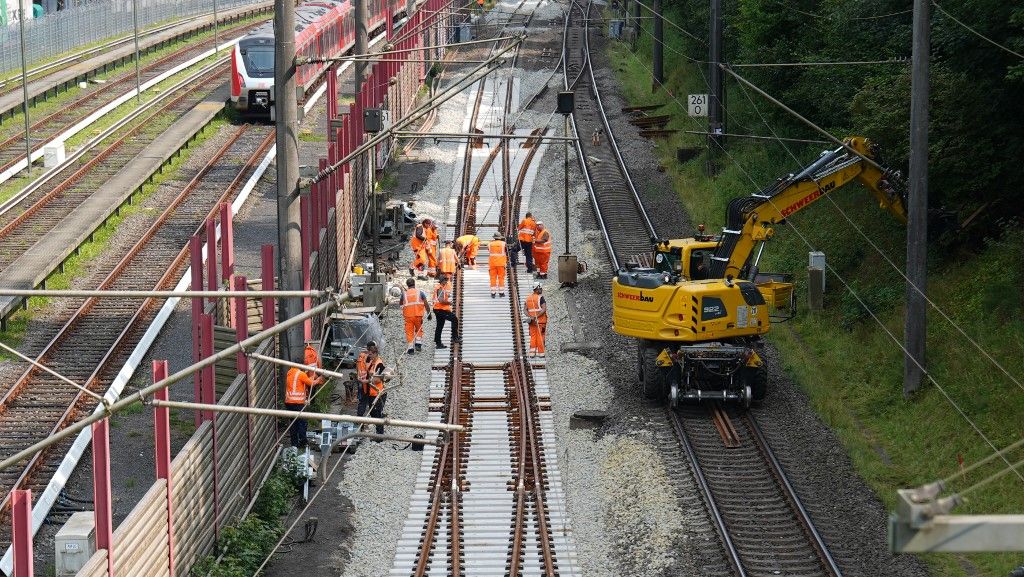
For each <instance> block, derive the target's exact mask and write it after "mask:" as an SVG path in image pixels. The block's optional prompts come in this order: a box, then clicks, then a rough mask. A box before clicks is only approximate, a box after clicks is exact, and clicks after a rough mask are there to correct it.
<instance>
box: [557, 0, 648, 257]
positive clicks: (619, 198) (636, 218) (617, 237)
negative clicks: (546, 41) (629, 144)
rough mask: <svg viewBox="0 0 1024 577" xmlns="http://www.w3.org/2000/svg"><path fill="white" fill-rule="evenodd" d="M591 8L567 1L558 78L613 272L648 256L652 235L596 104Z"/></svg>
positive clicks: (600, 107) (599, 105) (598, 97)
mask: <svg viewBox="0 0 1024 577" xmlns="http://www.w3.org/2000/svg"><path fill="white" fill-rule="evenodd" d="M590 7H591V4H590V3H588V4H587V5H586V6H583V5H581V4H579V3H577V2H575V0H573V1H572V2H570V5H569V13H568V17H567V19H566V23H565V32H564V34H563V45H562V51H563V52H562V57H563V59H564V62H565V66H564V68H563V78H564V85H565V89H566V90H573V91H575V93H576V109H575V112H574V113H573V114H572V116H571V122H572V125H573V132H574V133H575V134H576V136H577V137H579V140H577V141H576V151H577V153H578V155H579V158H580V165H581V167H582V172H583V177H584V179H585V180H586V181H587V185H588V189H589V190H590V194H591V204H592V205H593V207H594V212H595V214H596V215H597V221H598V225H599V226H600V228H601V229H602V231H603V232H604V237H605V239H606V242H605V245H606V246H605V248H606V249H607V250H608V254H609V255H610V258H611V261H612V268H613V270H618V269H619V268H621V267H623V266H625V265H626V264H627V263H631V262H642V261H643V260H644V258H645V256H646V255H648V254H650V253H651V246H652V244H653V243H652V239H655V238H657V232H656V231H655V229H654V225H653V224H652V223H651V219H650V218H649V217H648V216H647V211H646V210H645V209H644V206H643V202H642V201H641V200H640V195H639V194H638V193H637V190H636V186H635V185H634V184H633V180H632V178H630V176H629V169H628V168H627V167H626V166H625V162H624V161H623V159H622V155H621V154H620V153H619V148H618V144H617V143H616V141H615V134H614V132H613V131H612V130H611V126H610V124H609V123H608V117H607V116H606V114H605V111H604V107H603V104H602V102H601V92H600V87H599V86H598V85H597V80H596V79H595V78H594V69H593V67H592V66H591V63H590V56H589V54H590V39H589V30H590ZM598 129H600V130H601V131H603V136H602V137H601V141H600V144H598V145H596V146H595V145H593V143H592V141H591V138H590V137H591V135H592V134H593V133H594V131H595V130H598Z"/></svg>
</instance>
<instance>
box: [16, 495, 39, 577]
mask: <svg viewBox="0 0 1024 577" xmlns="http://www.w3.org/2000/svg"><path fill="white" fill-rule="evenodd" d="M11 513H12V515H13V516H12V518H11V537H12V539H11V549H13V550H14V574H13V575H12V576H11V577H32V573H33V571H34V570H35V567H34V562H33V559H32V491H31V490H30V489H17V490H14V491H11Z"/></svg>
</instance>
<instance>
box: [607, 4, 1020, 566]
mask: <svg viewBox="0 0 1024 577" xmlns="http://www.w3.org/2000/svg"><path fill="white" fill-rule="evenodd" d="M668 18H669V19H673V18H672V16H671V15H668ZM675 33H676V31H675V30H674V29H672V28H671V27H670V26H667V25H666V26H665V34H666V43H667V44H668V45H669V46H668V47H667V48H666V50H665V55H666V56H665V58H666V66H665V69H666V71H667V73H668V78H667V80H666V86H665V89H663V90H660V91H658V92H656V93H652V92H651V81H650V79H651V59H650V54H651V50H650V35H649V34H644V35H642V37H641V39H640V41H638V43H637V46H636V48H637V50H636V52H633V51H631V50H630V46H629V45H628V44H626V43H621V42H612V43H611V44H610V47H609V50H608V55H609V56H610V61H611V63H612V66H613V67H614V68H615V69H616V72H617V76H618V78H619V81H620V82H621V85H622V88H623V90H624V92H625V94H626V96H627V98H628V99H629V100H630V102H631V103H633V104H655V103H657V104H661V103H664V104H665V106H664V107H663V108H662V109H659V110H657V111H655V112H653V113H652V114H669V113H671V114H673V115H674V116H675V118H674V119H673V120H672V123H671V124H670V125H669V127H670V128H679V129H681V130H696V131H701V130H706V123H705V119H700V121H699V122H696V121H694V120H693V119H690V118H689V117H688V116H687V114H686V100H685V97H686V95H687V94H690V93H705V92H707V91H708V90H707V87H706V84H705V82H704V80H703V77H702V74H701V73H702V72H704V73H705V74H706V70H703V69H702V68H699V67H698V66H699V65H696V64H691V63H689V62H685V61H684V59H683V58H682V57H681V56H680V55H679V54H677V53H676V52H674V51H673V50H674V49H679V47H680V45H679V44H678V43H677V42H678V39H677V38H676V37H675ZM690 56H692V57H700V56H701V55H698V54H692V55H690ZM727 86H728V90H729V94H728V97H727V100H726V102H727V105H728V113H729V119H728V120H729V130H730V131H732V132H737V133H745V134H761V135H771V131H770V130H769V129H768V128H767V127H766V126H765V124H764V122H763V120H762V118H761V116H760V115H759V113H758V109H760V111H762V112H763V111H766V110H767V109H768V107H769V106H771V105H770V104H768V103H767V102H765V101H763V100H758V97H757V96H756V95H755V94H752V93H751V94H749V97H748V94H747V93H744V92H743V91H742V90H741V89H740V88H738V87H737V86H736V85H735V83H732V82H728V83H727ZM669 92H670V93H671V94H673V95H675V97H673V96H671V95H670V94H669ZM773 128H776V127H773ZM806 137H808V138H815V135H812V134H810V132H809V131H808V133H807V134H806ZM702 145H703V137H701V136H697V135H688V134H683V133H677V134H675V135H674V136H672V137H671V138H666V139H663V140H660V141H659V142H658V144H657V149H658V155H659V159H660V162H661V163H662V165H663V166H664V167H666V169H667V173H668V174H669V175H670V176H671V178H672V181H673V182H674V185H675V188H676V190H677V191H678V193H679V195H680V197H681V199H682V201H683V204H684V206H685V207H686V210H687V211H688V212H689V213H690V214H691V215H692V218H693V222H695V223H699V222H703V223H705V224H707V226H708V229H709V230H717V229H718V228H719V227H721V226H722V224H723V222H724V215H725V207H726V204H727V202H728V201H729V200H730V199H732V198H735V197H737V196H741V195H746V194H750V193H751V192H755V191H756V189H757V188H759V187H762V186H765V185H767V184H769V183H771V182H772V181H773V180H774V179H776V178H778V177H779V176H782V175H783V174H784V173H786V172H789V171H792V170H794V169H795V168H797V166H798V165H799V164H798V163H797V161H796V160H794V159H793V158H792V157H790V156H789V154H788V153H787V152H786V150H785V149H783V147H782V146H781V145H779V144H777V143H775V142H771V141H753V140H741V139H730V141H729V143H728V146H729V154H730V155H731V158H729V157H727V156H725V155H719V158H718V161H719V163H720V165H721V172H720V173H719V175H718V176H717V177H716V178H714V179H711V178H708V177H707V176H706V173H705V170H704V167H705V162H706V159H707V153H706V152H705V153H704V154H702V155H701V156H700V157H699V158H697V159H694V160H691V161H689V162H687V163H685V164H680V163H678V162H676V160H675V155H676V149H677V148H679V147H687V146H702ZM790 146H791V149H792V152H793V154H794V155H795V156H796V157H797V158H799V159H800V161H801V163H806V162H808V161H809V160H811V159H813V158H814V156H815V154H816V153H817V152H819V151H820V150H823V149H824V148H827V147H826V146H824V145H804V146H803V147H800V146H793V145H790ZM832 197H833V198H834V200H835V204H832V202H831V201H829V200H827V199H826V200H822V201H820V202H818V203H817V204H815V205H814V206H812V207H811V208H809V209H806V210H804V211H802V212H801V213H799V214H797V215H795V216H794V217H791V218H790V219H789V223H788V224H787V225H785V226H779V227H777V229H776V236H775V239H774V240H773V241H772V242H771V243H770V246H769V248H768V250H767V251H766V253H767V254H766V257H765V262H764V263H763V265H762V267H761V269H762V270H763V271H773V272H789V273H793V274H795V275H796V278H797V279H798V282H799V286H798V288H797V290H798V296H799V297H803V296H804V295H806V286H805V284H804V281H805V277H806V274H805V273H804V270H805V269H806V266H807V260H806V259H807V256H806V255H807V252H808V250H811V249H812V248H813V249H814V250H822V251H824V252H825V253H826V255H827V257H828V260H829V263H830V264H831V265H832V266H833V267H835V269H836V273H837V274H838V276H836V275H833V274H829V276H828V279H827V285H828V290H827V295H826V309H825V311H824V312H822V313H820V314H816V315H814V314H809V313H808V312H807V311H806V299H804V298H800V299H799V301H800V304H801V305H803V306H802V308H801V311H800V313H799V314H798V316H797V317H796V318H795V319H793V320H792V321H791V322H788V323H785V324H777V325H776V326H775V327H774V329H773V331H772V333H771V336H770V340H771V342H772V343H773V344H774V345H775V346H776V347H777V348H778V349H779V351H780V353H781V354H780V358H779V359H777V360H775V362H781V363H782V364H783V365H784V367H785V370H786V371H787V373H788V374H790V375H791V376H792V378H793V379H794V380H795V381H796V382H797V383H798V384H799V386H800V387H801V388H802V389H803V390H804V391H805V392H806V394H807V395H808V397H809V398H810V402H811V404H812V406H813V407H814V409H815V410H816V411H817V412H818V413H819V414H820V416H821V418H822V419H823V420H824V421H825V422H826V423H828V425H829V426H830V427H831V428H832V429H833V430H834V431H835V433H836V435H837V436H838V437H839V439H840V440H841V441H842V443H843V444H844V446H845V447H846V449H847V450H848V452H849V455H850V458H851V459H852V461H853V463H854V465H855V467H856V468H857V470H858V471H859V472H860V474H861V475H862V476H863V477H864V478H865V479H866V480H867V482H868V483H869V485H870V486H871V487H872V488H873V489H874V490H875V491H876V492H877V494H878V495H879V497H880V498H881V499H882V500H883V501H884V502H885V504H886V505H887V506H888V507H889V508H890V509H891V508H892V507H893V505H894V502H895V490H896V489H897V488H900V487H911V486H916V485H918V484H921V483H925V482H929V481H933V480H935V479H940V478H944V477H946V476H948V475H950V474H952V473H955V472H956V471H957V470H958V468H959V465H958V458H959V457H961V456H962V457H963V459H964V461H965V462H966V463H967V464H969V463H972V462H974V461H976V460H978V459H981V458H983V457H985V456H987V455H989V454H990V453H992V449H991V447H989V446H988V444H987V443H986V442H985V441H984V440H983V439H982V438H981V436H980V435H979V434H978V433H977V432H975V431H974V430H973V429H972V427H971V425H970V424H968V422H967V419H966V418H965V417H964V416H961V415H960V414H959V412H958V410H957V409H956V408H954V404H953V403H955V404H956V405H957V406H959V407H960V408H961V409H962V410H963V412H964V414H965V415H966V416H967V417H969V418H970V419H971V420H972V421H973V422H974V423H976V424H977V426H978V428H979V429H980V430H981V431H983V432H984V434H985V435H986V436H988V438H989V439H991V440H992V442H993V443H994V444H995V445H996V446H998V447H1003V446H1005V445H1007V444H1009V443H1011V442H1013V441H1014V440H1017V439H1019V438H1020V437H1021V435H1022V430H1024V426H1022V424H1021V423H1022V420H1021V418H1020V415H1021V414H1022V412H1024V390H1022V388H1021V387H1020V386H1019V385H1017V384H1015V383H1014V382H1013V381H1012V380H1011V379H1009V378H1008V377H1007V376H1006V375H1005V374H1003V373H1002V371H1001V370H1000V369H999V368H997V367H996V366H995V365H994V364H993V363H992V362H990V361H988V360H986V359H985V358H984V357H983V355H982V354H981V353H980V352H979V351H978V349H977V348H975V347H974V346H973V345H972V344H970V342H969V341H968V339H967V338H965V337H964V336H963V335H961V334H960V333H959V332H958V331H957V330H956V329H955V328H954V324H955V325H956V326H959V327H960V328H962V329H963V331H964V332H965V333H966V334H967V335H969V336H970V338H971V339H974V340H975V341H976V342H977V343H978V344H979V345H980V347H981V348H983V349H984V350H985V351H987V352H988V353H989V354H990V355H991V356H992V357H993V358H994V359H996V360H998V362H999V363H1001V364H1002V366H1003V367H1005V368H1006V370H1007V371H1008V372H1009V373H1010V374H1011V375H1014V377H1015V378H1016V377H1017V375H1021V374H1022V371H1021V369H1022V368H1024V355H1022V352H1024V322H1022V320H1021V310H1022V289H1021V286H1022V283H1021V282H1020V281H1021V279H1020V277H1021V276H1022V273H1021V272H1020V254H1021V252H1022V249H1024V234H1021V233H1020V232H1019V231H1016V230H1008V231H1004V234H1002V235H1001V238H1000V239H998V240H994V239H983V238H974V239H962V240H960V241H959V242H958V243H957V245H958V248H952V249H933V250H932V254H931V257H932V258H931V259H930V262H929V289H928V295H929V297H930V298H931V299H933V300H934V302H935V303H936V304H937V305H938V307H940V308H941V310H942V311H944V312H945V313H946V314H947V315H949V317H950V319H951V321H952V322H949V321H947V320H945V319H943V318H942V316H941V315H940V314H939V313H937V312H935V311H934V310H932V311H931V312H930V313H929V329H928V343H929V349H928V364H929V370H930V373H931V375H932V377H933V378H934V379H935V381H936V382H937V383H938V385H939V387H941V390H940V389H939V388H938V387H937V386H935V385H934V384H930V383H928V384H926V385H925V386H924V388H923V390H922V392H920V393H919V394H918V395H916V396H915V398H913V399H912V400H909V401H908V400H904V398H903V396H902V392H901V387H902V370H903V357H902V354H901V351H900V349H899V346H898V345H897V344H896V342H894V340H893V338H892V337H890V336H889V335H888V334H886V331H889V332H891V333H892V335H895V338H896V339H901V338H902V332H903V331H902V324H903V308H902V307H903V302H904V299H905V296H904V284H903V282H902V281H903V279H902V278H901V276H900V274H899V273H898V272H897V270H896V268H895V267H894V266H892V265H890V264H889V263H888V262H886V260H885V259H886V258H888V259H889V260H891V261H892V262H893V263H894V264H895V265H896V266H897V267H900V268H902V267H903V263H904V260H905V255H904V252H905V248H904V242H905V239H904V232H903V231H904V229H903V227H902V225H900V224H899V223H897V222H895V220H894V219H893V218H891V217H890V216H889V215H888V214H887V213H884V212H881V211H880V210H879V209H878V208H877V206H876V205H874V203H873V202H872V200H871V197H870V196H869V194H868V192H867V191H866V190H863V189H862V187H860V186H859V185H851V186H848V187H846V188H844V189H840V190H839V191H837V192H834V193H833V194H832ZM844 213H845V215H848V216H849V219H850V220H851V221H852V222H853V223H855V224H856V227H858V228H860V229H861V230H862V231H863V235H862V234H861V233H860V232H858V231H857V230H856V229H855V227H854V225H853V224H851V223H850V222H849V221H847V219H846V217H844ZM801 237H803V238H801ZM865 237H867V238H865ZM804 239H806V242H805V240H804ZM867 239H870V242H871V243H874V245H876V246H877V247H878V250H876V249H875V248H873V247H872V246H871V245H870V244H869V242H868V240H867ZM883 255H884V256H883ZM840 277H841V278H842V280H840ZM844 282H845V283H848V284H849V288H846V287H844ZM854 293H856V295H857V296H858V297H859V298H860V299H862V300H863V301H864V303H865V304H866V305H867V307H866V308H865V307H864V306H861V305H860V304H859V303H858V299H857V297H855V296H854ZM868 309H870V311H871V312H870V313H869V312H868ZM872 314H874V315H877V319H878V320H877V321H876V320H874V319H873V318H872V316H871V315H872ZM943 391H944V392H945V393H943ZM946 395H948V396H949V399H951V400H952V401H950V400H949V399H947V398H946ZM768 402H771V398H770V396H769V400H768ZM1020 458H1022V454H1021V452H1019V451H1018V452H1016V453H1013V454H1010V455H1009V459H1010V461H1011V462H1015V461H1017V460H1018V459H1020ZM1003 466H1004V467H1005V464H1003ZM996 470H997V467H996V466H994V465H993V466H992V467H988V468H983V469H982V471H981V472H979V473H977V474H972V475H970V476H969V478H968V480H967V482H963V481H958V482H956V483H954V485H953V487H954V489H957V490H963V489H964V488H966V487H967V486H968V485H971V484H973V483H974V482H976V481H977V480H979V479H980V478H981V477H983V476H986V475H988V474H991V473H993V472H995V471H996ZM1021 488H1022V485H1021V479H1017V478H1015V477H1014V475H1012V474H1011V475H1008V476H1007V477H1004V478H1003V479H1002V480H1000V481H997V482H996V483H994V484H992V485H990V486H989V487H987V488H985V489H983V490H981V491H979V492H977V493H974V494H971V495H970V499H969V500H968V502H967V504H966V506H965V507H963V508H961V509H960V510H959V512H964V513H982V512H991V513H1010V512H1020V511H1022V510H1024V491H1022V490H1021ZM924 558H925V560H926V562H927V563H928V564H929V565H930V566H931V567H932V568H933V570H934V574H936V575H943V576H945V575H991V576H1002V575H1006V574H1007V572H1008V571H1009V570H1010V569H1011V568H1013V567H1016V566H1018V565H1019V564H1021V562H1022V559H1021V557H1020V556H1019V555H1018V556H1013V555H1009V554H974V555H938V554H931V555H926V556H925V557H924Z"/></svg>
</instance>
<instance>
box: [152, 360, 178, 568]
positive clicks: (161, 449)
mask: <svg viewBox="0 0 1024 577" xmlns="http://www.w3.org/2000/svg"><path fill="white" fill-rule="evenodd" d="M166 378H167V361H153V382H154V383H158V382H160V381H162V380H164V379H166ZM153 398H155V399H157V400H159V401H166V400H167V399H168V394H167V387H164V388H162V389H160V390H158V391H157V392H156V393H154V394H153ZM153 439H154V440H155V441H156V478H157V479H163V480H165V481H166V482H167V511H166V513H167V574H168V575H170V576H171V577H174V488H173V486H172V478H171V413H170V410H169V409H168V408H167V407H153Z"/></svg>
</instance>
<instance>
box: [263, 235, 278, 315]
mask: <svg viewBox="0 0 1024 577" xmlns="http://www.w3.org/2000/svg"><path fill="white" fill-rule="evenodd" d="M260 264H261V271H260V278H262V279H263V290H265V291H270V290H274V245H272V244H265V245H263V246H262V247H260ZM275 316H276V315H275V314H274V297H263V330H265V331H266V330H269V329H270V327H272V326H274V317H275Z"/></svg>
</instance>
